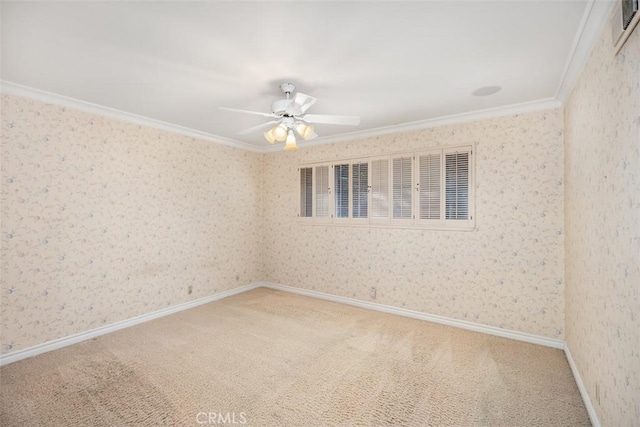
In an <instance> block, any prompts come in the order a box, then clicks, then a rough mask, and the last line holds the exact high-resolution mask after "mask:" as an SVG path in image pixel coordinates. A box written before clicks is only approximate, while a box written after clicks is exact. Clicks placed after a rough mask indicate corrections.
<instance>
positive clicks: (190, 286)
mask: <svg viewBox="0 0 640 427" xmlns="http://www.w3.org/2000/svg"><path fill="white" fill-rule="evenodd" d="M192 293H193V285H189V287H188V288H187V294H189V295H191V294H192Z"/></svg>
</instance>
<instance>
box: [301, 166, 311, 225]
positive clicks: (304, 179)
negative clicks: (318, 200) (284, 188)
mask: <svg viewBox="0 0 640 427" xmlns="http://www.w3.org/2000/svg"><path fill="white" fill-rule="evenodd" d="M300 216H301V217H303V218H310V217H312V216H313V168H301V169H300Z"/></svg>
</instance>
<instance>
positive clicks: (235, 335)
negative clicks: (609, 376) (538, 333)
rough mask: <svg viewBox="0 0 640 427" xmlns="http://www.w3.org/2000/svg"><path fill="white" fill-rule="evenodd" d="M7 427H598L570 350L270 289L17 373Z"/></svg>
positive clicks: (80, 347) (60, 353)
mask: <svg viewBox="0 0 640 427" xmlns="http://www.w3.org/2000/svg"><path fill="white" fill-rule="evenodd" d="M0 375H1V376H0V381H1V386H0V393H1V398H2V400H1V407H0V425H2V426H24V425H29V426H38V425H47V426H77V425H83V426H85V425H86V426H121V425H135V426H146V425H180V426H182V425H186V426H189V425H196V426H197V425H260V426H324V425H341V426H352V425H376V426H378V425H411V426H509V427H512V426H544V427H548V426H588V425H590V424H589V419H588V415H587V412H586V409H585V407H584V404H583V403H582V400H581V399H580V393H579V392H578V389H577V387H576V384H575V382H574V380H573V377H572V375H571V371H570V369H569V365H568V364H567V361H566V359H565V357H564V354H563V353H562V351H560V350H555V349H551V348H546V347H541V346H536V345H532V344H526V343H522V342H518V341H513V340H508V339H504V338H498V337H492V336H488V335H483V334H479V333H474V332H469V331H464V330H461V329H456V328H451V327H447V326H441V325H436V324H431V323H428V322H423V321H419V320H414V319H408V318H404V317H399V316H394V315H389V314H383V313H379V312H374V311H368V310H364V309H359V308H355V307H351V306H347V305H341V304H336V303H332V302H327V301H322V300H317V299H313V298H307V297H303V296H298V295H292V294H288V293H284V292H278V291H273V290H268V289H256V290H253V291H250V292H246V293H243V294H240V295H236V296H233V297H230V298H227V299H224V300H221V301H218V302H214V303H211V304H207V305H203V306H200V307H198V308H195V309H191V310H188V311H184V312H181V313H177V314H174V315H171V316H168V317H164V318H161V319H157V320H154V321H151V322H148V323H144V324H141V325H138V326H135V327H132V328H128V329H125V330H121V331H118V332H115V333H112V334H109V335H106V336H102V337H100V338H96V339H93V340H90V341H86V342H83V343H80V344H77V345H74V346H71V347H67V348H64V349H61V350H57V351H54V352H50V353H46V354H43V355H40V356H36V357H33V358H30V359H26V360H23V361H20V362H16V363H13V364H11V365H7V366H5V367H3V368H1V370H0Z"/></svg>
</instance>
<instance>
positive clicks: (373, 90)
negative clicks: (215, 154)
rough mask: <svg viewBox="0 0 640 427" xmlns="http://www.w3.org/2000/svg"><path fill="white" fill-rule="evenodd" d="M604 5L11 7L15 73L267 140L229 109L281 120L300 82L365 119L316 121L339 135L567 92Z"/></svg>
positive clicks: (59, 89) (67, 92)
mask: <svg viewBox="0 0 640 427" xmlns="http://www.w3.org/2000/svg"><path fill="white" fill-rule="evenodd" d="M590 4H591V3H590V2H589V1H587V0H583V1H579V0H576V1H495V2H489V1H466V2H463V1H455V2H452V1H447V2H444V1H443V2H436V1H425V2H415V1H414V2H404V1H388V2H363V1H359V2H326V1H316V2H271V1H261V2H241V1H234V2H86V3H79V2H51V1H49V2H15V3H14V2H8V3H7V2H3V3H2V79H4V80H5V81H9V82H14V83H18V84H20V85H25V86H28V87H31V88H34V89H38V90H42V91H47V92H52V93H55V94H60V95H64V96H67V97H71V98H76V99H78V100H82V101H86V102H90V103H94V104H98V105H101V106H106V107H110V108H113V109H117V110H121V111H124V112H127V113H133V114H137V115H140V116H144V117H148V118H152V119H155V120H160V121H164V122H168V123H171V124H175V125H180V126H183V127H186V128H189V129H193V130H197V131H201V132H205V133H208V134H211V135H215V136H220V137H223V138H225V139H232V140H236V141H241V142H245V143H249V144H254V145H256V146H264V145H268V144H267V142H266V141H265V140H264V138H263V137H262V135H261V133H260V132H258V133H256V134H252V135H248V136H247V135H244V136H241V135H238V134H237V132H238V131H240V130H243V129H245V128H248V127H251V126H254V125H257V124H259V123H261V122H262V121H266V119H264V120H263V118H261V117H258V116H250V115H243V114H235V113H231V112H227V111H223V110H219V109H218V108H217V107H219V106H226V107H234V108H241V109H249V110H258V111H264V112H269V111H270V106H271V103H272V102H273V101H274V100H276V99H278V98H281V95H282V94H281V92H280V90H279V88H278V86H279V84H280V83H282V82H292V83H295V84H296V85H297V87H298V89H299V90H300V91H301V92H304V93H307V94H309V95H312V96H315V97H317V98H318V101H317V103H316V104H315V105H314V106H313V107H312V108H311V109H310V110H309V113H316V114H339V115H359V116H361V117H362V123H361V125H360V126H358V127H355V128H354V127H346V126H333V125H317V126H316V132H317V133H318V134H319V135H320V136H321V137H325V138H326V137H331V136H333V137H335V136H336V135H339V134H343V133H346V132H353V131H363V130H371V129H376V128H381V127H388V126H394V125H398V124H402V123H407V122H414V121H420V120H426V119H433V118H437V117H443V116H449V115H453V114H460V113H465V112H471V111H477V110H485V109H490V108H496V107H504V106H511V105H513V104H520V103H526V102H532V101H538V100H545V99H549V98H554V97H556V96H557V91H558V89H559V86H560V85H561V83H562V80H563V77H564V75H565V72H566V70H567V65H568V64H569V62H570V61H571V59H572V55H573V53H574V49H575V46H576V41H577V40H578V39H579V36H580V32H581V31H582V27H583V25H581V22H582V24H584V18H585V17H586V16H587V15H588V14H587V13H585V12H588V10H589V7H590ZM489 85H499V86H502V87H503V90H502V91H500V92H498V93H497V94H495V95H491V96H488V97H475V96H472V95H471V93H472V92H473V91H475V90H476V89H478V88H480V87H483V86H489Z"/></svg>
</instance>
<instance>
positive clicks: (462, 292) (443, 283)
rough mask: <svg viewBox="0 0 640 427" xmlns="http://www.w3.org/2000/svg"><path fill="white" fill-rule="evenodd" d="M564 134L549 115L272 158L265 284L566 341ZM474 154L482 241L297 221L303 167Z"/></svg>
mask: <svg viewBox="0 0 640 427" xmlns="http://www.w3.org/2000/svg"><path fill="white" fill-rule="evenodd" d="M562 129H563V114H562V111H561V110H548V111H542V112H534V113H529V114H523V115H516V116H510V117H503V118H496V119H491V120H482V121H476V122H471V123H464V124H456V125H450V126H443V127H437V128H430V129H424V130H420V131H415V132H409V133H402V134H394V135H385V136H379V137H372V138H366V139H361V140H354V141H350V142H343V143H339V144H330V145H329V144H327V145H317V146H313V147H306V148H301V149H300V150H299V151H297V152H295V153H291V152H278V153H270V154H266V155H265V161H264V178H263V179H264V183H265V185H264V214H265V216H264V218H265V226H264V234H263V237H264V246H265V252H264V254H263V257H264V258H263V259H264V267H263V269H264V273H265V277H264V279H265V280H266V281H269V282H275V283H280V284H285V285H291V286H297V287H301V288H305V289H312V290H316V291H320V292H326V293H330V294H334V295H341V296H345V297H351V298H357V299H361V300H366V301H370V300H371V299H370V297H369V289H370V287H371V286H375V287H376V288H377V297H376V300H375V301H376V302H378V303H382V304H387V305H392V306H397V307H403V308H407V309H411V310H417V311H421V312H426V313H430V314H436V315H442V316H447V317H452V318H456V319H461V320H467V321H471V322H475V323H481V324H485V325H491V326H496V327H501V328H507V329H512V330H516V331H523V332H528V333H531V334H536V335H541V336H545V337H549V338H554V339H562V338H563V335H564V249H563V240H564V223H563V218H564V212H563V191H564V183H563V161H564V156H563V133H562ZM468 144H476V149H475V150H476V159H475V164H476V177H477V178H476V218H477V222H476V225H477V229H476V230H475V231H471V232H464V231H429V230H421V229H393V228H354V227H344V226H321V225H313V226H312V225H305V224H301V223H300V222H299V221H298V218H297V213H298V203H299V202H298V200H299V194H298V185H299V184H298V176H297V167H298V165H299V164H300V163H308V162H317V161H327V160H340V159H343V158H357V157H360V156H363V157H364V156H374V155H383V154H388V153H392V152H401V151H405V150H417V149H425V148H436V147H441V146H454V145H468Z"/></svg>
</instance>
